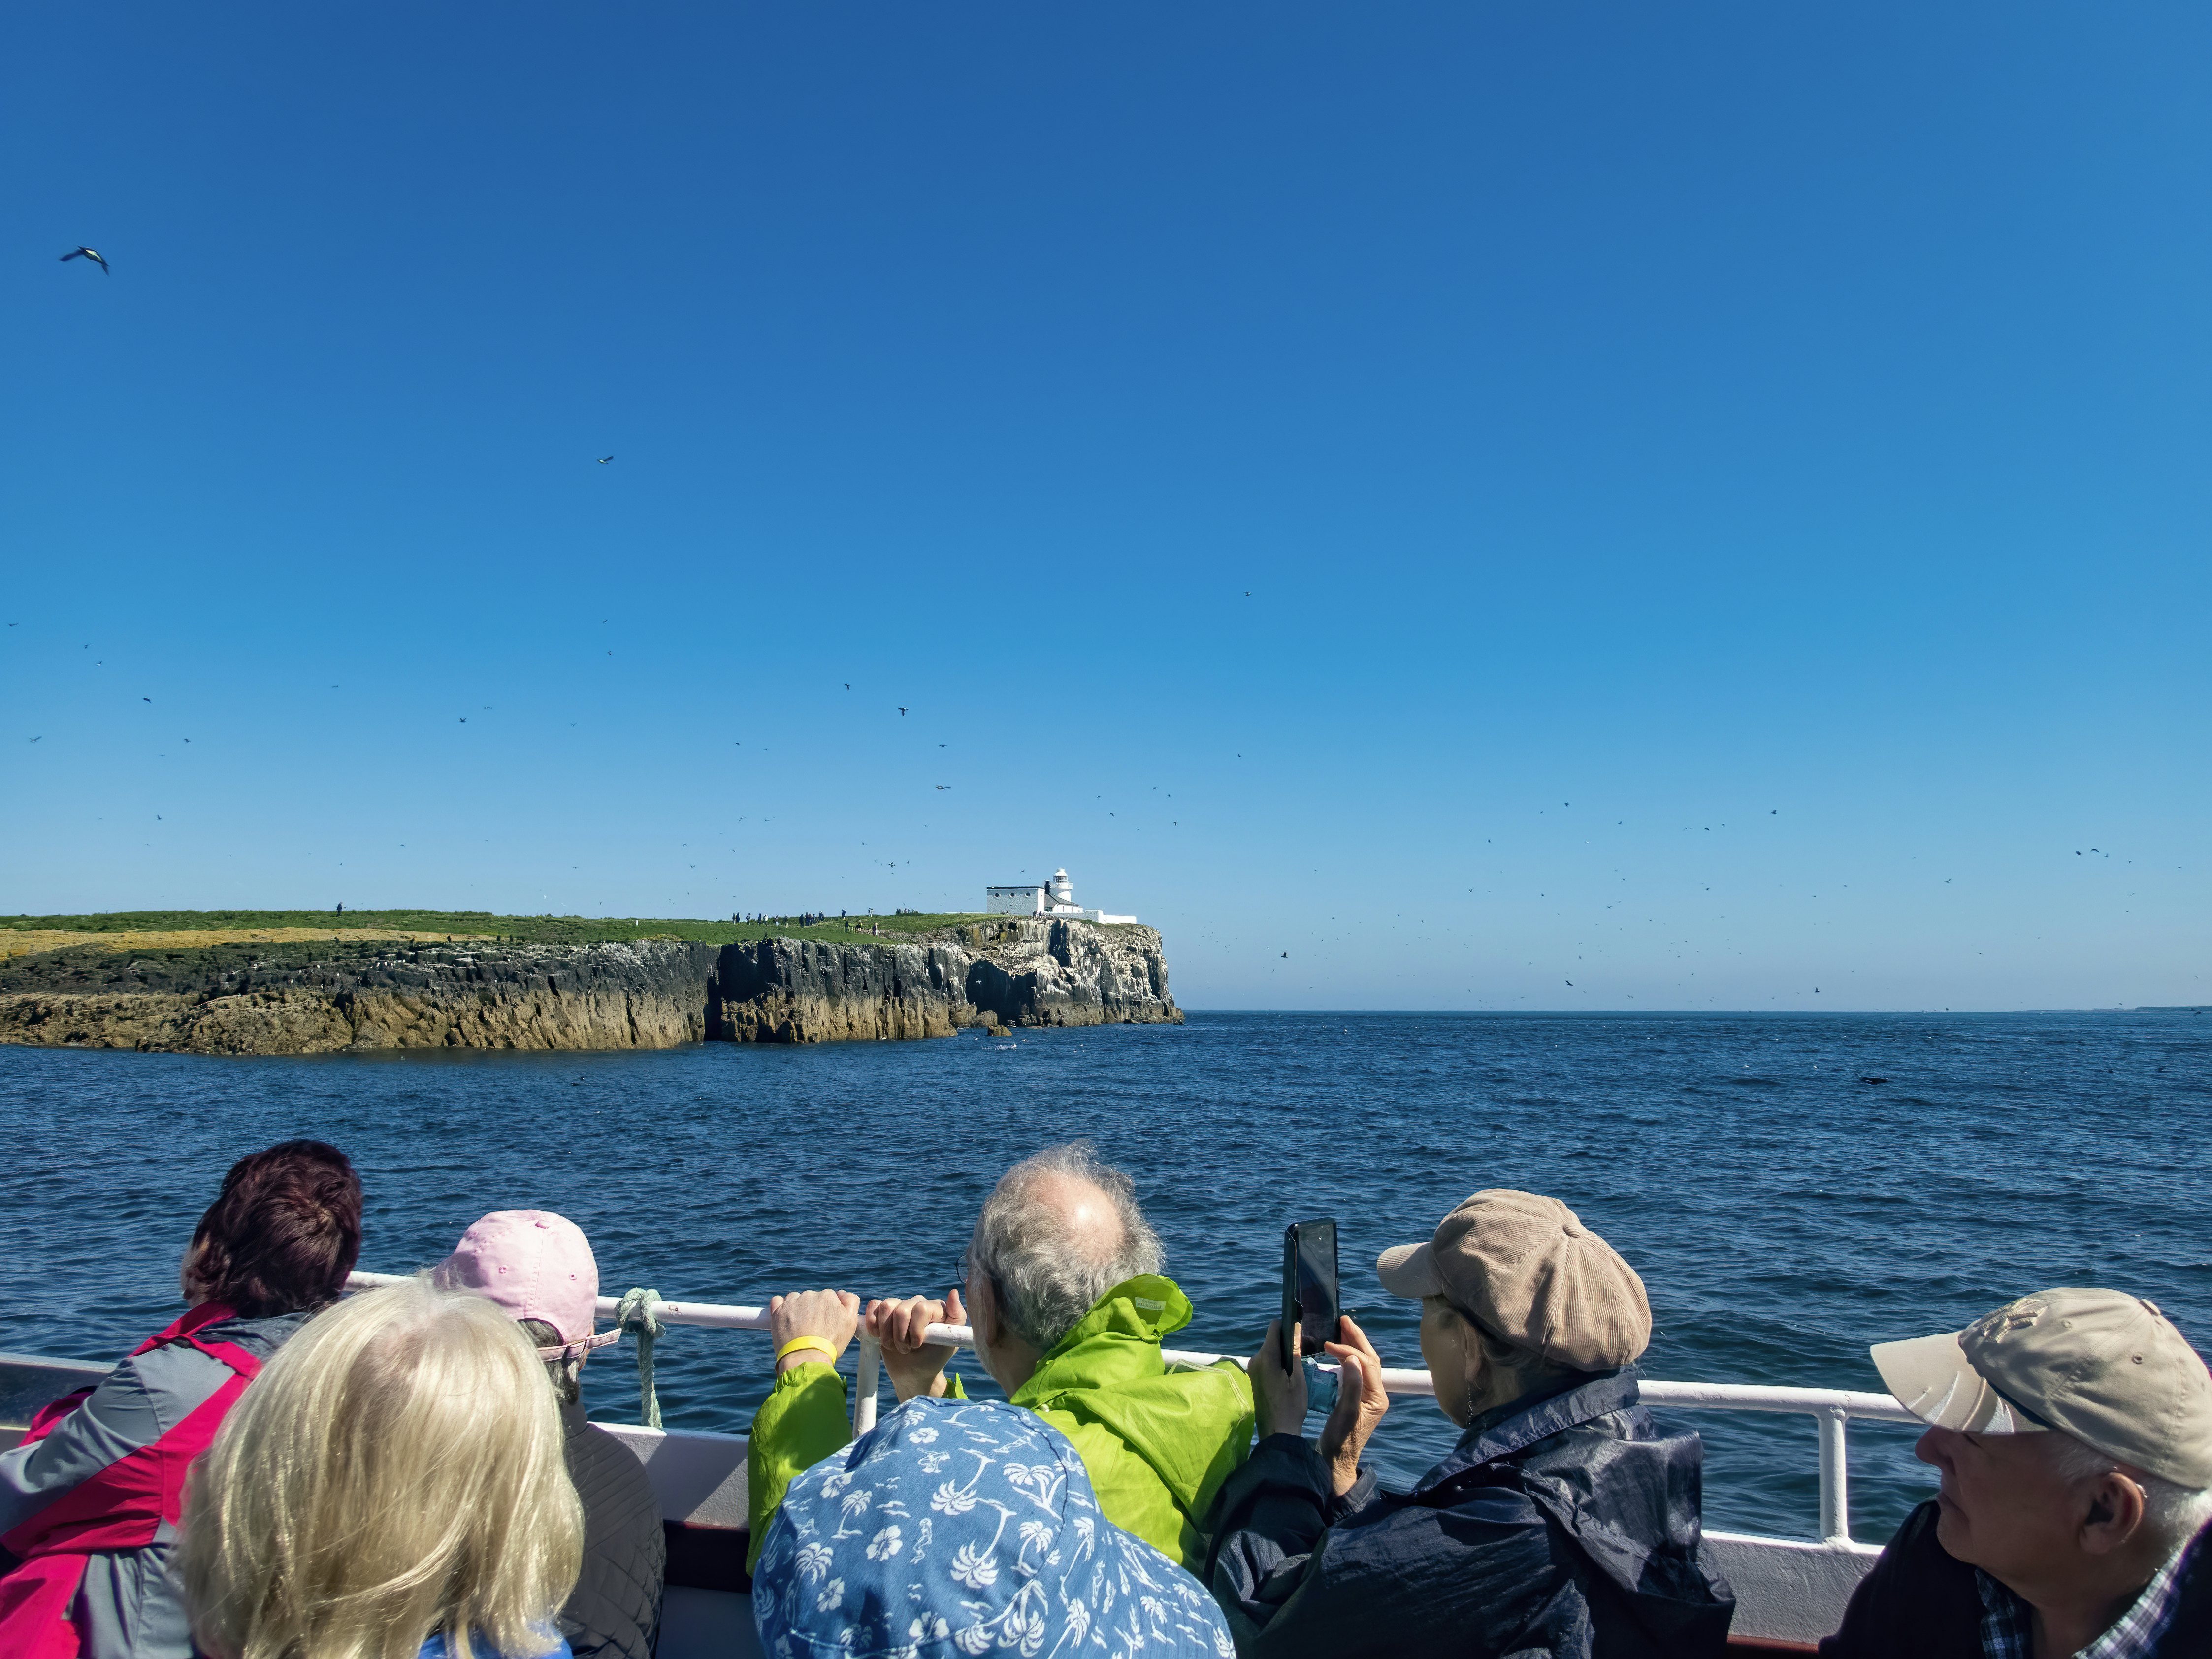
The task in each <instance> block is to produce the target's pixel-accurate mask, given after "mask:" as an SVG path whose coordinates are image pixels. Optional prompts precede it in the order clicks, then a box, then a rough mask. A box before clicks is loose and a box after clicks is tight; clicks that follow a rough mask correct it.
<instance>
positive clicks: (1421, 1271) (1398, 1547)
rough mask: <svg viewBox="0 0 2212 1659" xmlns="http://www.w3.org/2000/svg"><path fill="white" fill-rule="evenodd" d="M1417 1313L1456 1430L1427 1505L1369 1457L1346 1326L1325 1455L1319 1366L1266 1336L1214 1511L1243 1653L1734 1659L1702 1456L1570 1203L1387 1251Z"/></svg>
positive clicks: (1368, 1409)
mask: <svg viewBox="0 0 2212 1659" xmlns="http://www.w3.org/2000/svg"><path fill="white" fill-rule="evenodd" d="M1375 1270H1376V1274H1377V1275H1378V1276H1379V1277H1380V1278H1381V1279H1382V1281H1383V1289H1384V1290H1386V1291H1389V1292H1390V1293H1391V1294H1392V1295H1394V1296H1401V1297H1407V1298H1409V1299H1418V1300H1419V1302H1420V1304H1421V1327H1420V1330H1421V1357H1422V1358H1423V1359H1424V1360H1425V1361H1426V1362H1427V1364H1428V1369H1429V1375H1430V1376H1431V1378H1432V1379H1433V1380H1434V1382H1435V1384H1436V1395H1437V1406H1438V1407H1441V1408H1442V1409H1443V1413H1444V1415H1445V1416H1447V1417H1449V1419H1451V1420H1452V1421H1453V1422H1454V1423H1455V1424H1457V1425H1459V1426H1460V1428H1461V1430H1462V1432H1461V1435H1460V1437H1459V1443H1458V1444H1457V1445H1455V1447H1454V1448H1453V1449H1452V1451H1451V1454H1450V1455H1449V1456H1448V1457H1446V1458H1445V1459H1444V1460H1443V1462H1441V1463H1439V1464H1437V1466H1436V1468H1432V1469H1431V1470H1430V1471H1429V1472H1428V1474H1425V1475H1424V1476H1423V1477H1422V1478H1421V1480H1419V1483H1417V1484H1416V1485H1415V1486H1414V1487H1413V1491H1411V1492H1405V1493H1397V1492H1383V1491H1382V1490H1380V1488H1379V1487H1378V1486H1377V1485H1376V1480H1375V1477H1374V1475H1373V1474H1370V1473H1369V1472H1366V1471H1364V1470H1363V1469H1362V1468H1360V1453H1361V1451H1362V1449H1364V1447H1365V1445H1366V1443H1367V1440H1368V1437H1370V1435H1371V1434H1372V1433H1373V1432H1374V1431H1375V1426H1376V1424H1377V1423H1378V1422H1380V1421H1381V1420H1382V1418H1383V1413H1384V1412H1385V1411H1386V1410H1387V1409H1388V1408H1389V1396H1388V1395H1386V1394H1385V1393H1384V1392H1383V1381H1382V1369H1383V1362H1382V1359H1381V1357H1380V1356H1379V1355H1378V1354H1376V1352H1375V1349H1374V1346H1373V1345H1372V1344H1370V1342H1369V1341H1368V1340H1367V1337H1366V1335H1365V1334H1364V1332H1362V1331H1361V1330H1360V1328H1359V1327H1358V1325H1357V1324H1356V1323H1354V1322H1352V1320H1350V1319H1346V1320H1345V1321H1344V1322H1343V1324H1342V1328H1341V1331H1340V1336H1341V1338H1342V1340H1340V1341H1337V1342H1333V1343H1331V1344H1329V1345H1328V1352H1329V1353H1330V1354H1331V1355H1332V1356H1333V1357H1334V1358H1336V1359H1337V1360H1338V1361H1339V1362H1340V1364H1341V1366H1342V1373H1341V1382H1340V1388H1339V1390H1338V1397H1337V1402H1336V1405H1335V1407H1334V1409H1333V1410H1332V1411H1331V1412H1330V1413H1329V1416H1328V1421H1327V1422H1326V1423H1325V1424H1324V1425H1323V1426H1322V1432H1321V1436H1320V1438H1319V1440H1318V1442H1317V1443H1312V1442H1308V1441H1307V1440H1306V1439H1305V1438H1304V1424H1305V1417H1306V1385H1305V1378H1304V1370H1303V1368H1286V1367H1285V1365H1284V1364H1283V1363H1282V1359H1281V1352H1282V1351H1281V1349H1280V1347H1279V1346H1278V1343H1279V1333H1278V1331H1277V1329H1276V1328H1275V1327H1274V1326H1272V1325H1271V1326H1270V1327H1269V1328H1268V1331H1267V1340H1265V1341H1263V1342H1262V1343H1261V1345H1260V1351H1259V1352H1258V1353H1256V1354H1255V1355H1254V1356H1253V1358H1252V1363H1251V1367H1250V1370H1251V1373H1252V1385H1253V1394H1254V1396H1255V1403H1256V1404H1257V1406H1258V1408H1259V1432H1260V1435H1261V1440H1260V1443H1259V1444H1258V1445H1257V1446H1256V1447H1255V1448H1254V1449H1253V1453H1252V1455H1251V1457H1250V1459H1249V1461H1248V1462H1246V1464H1245V1465H1244V1467H1243V1468H1241V1469H1239V1470H1238V1471H1237V1473H1236V1474H1233V1475H1231V1477H1230V1478H1229V1481H1228V1483H1227V1484H1226V1485H1225V1486H1224V1487H1223V1489H1222V1497H1221V1501H1220V1503H1219V1504H1218V1507H1217V1508H1216V1510H1215V1512H1214V1524H1213V1530H1214V1542H1213V1547H1212V1553H1211V1554H1210V1556H1209V1558H1208V1560H1207V1564H1206V1569H1207V1577H1208V1579H1209V1582H1210V1583H1212V1588H1213V1593H1214V1596H1215V1598H1216V1599H1217V1600H1218V1601H1220V1602H1221V1604H1222V1606H1223V1607H1224V1608H1225V1610H1226V1611H1227V1613H1228V1614H1229V1625H1230V1629H1231V1633H1232V1634H1233V1635H1234V1636H1235V1638H1236V1640H1237V1648H1238V1650H1239V1651H1240V1652H1243V1653H1244V1654H1247V1655H1256V1654H1271V1653H1277V1652H1280V1653H1285V1654H1306V1653H1316V1654H1320V1653H1326V1654H1328V1655H1329V1656H1330V1659H1344V1656H1347V1655H1358V1654H1377V1655H1380V1654H1390V1655H1394V1656H1411V1655H1419V1654H1437V1655H1444V1654H1452V1655H1460V1654H1469V1653H1473V1654H1491V1653H1496V1654H1505V1653H1542V1654H1547V1655H1551V1656H1554V1659H1608V1656H1613V1655H1624V1656H1625V1655H1629V1654H1634V1655H1638V1656H1645V1655H1649V1656H1664V1659H1674V1656H1691V1655H1713V1656H1717V1655H1719V1654H1720V1653H1721V1652H1722V1651H1723V1649H1724V1648H1725V1646H1726V1644H1727V1641H1728V1629H1729V1620H1730V1619H1731V1618H1732V1616H1733V1615H1734V1613H1735V1598H1734V1597H1733V1596H1732V1595H1730V1593H1729V1588H1728V1586H1727V1584H1726V1583H1724V1582H1723V1580H1722V1579H1721V1578H1720V1577H1719V1576H1718V1575H1717V1574H1716V1573H1715V1572H1714V1571H1712V1570H1711V1566H1710V1565H1709V1564H1708V1563H1707V1562H1706V1560H1705V1553H1704V1545H1703V1540H1702V1535H1701V1530H1700V1523H1699V1478H1700V1474H1701V1471H1702V1468H1703V1461H1704V1451H1703V1448H1702V1446H1701V1445H1700V1444H1699V1440H1698V1438H1697V1437H1696V1436H1695V1435H1686V1436H1680V1437H1662V1436H1661V1435H1660V1433H1659V1431H1657V1430H1656V1428H1655V1427H1654V1426H1653V1425H1652V1423H1651V1419H1650V1417H1649V1416H1648V1415H1647V1414H1646V1413H1644V1408H1643V1407H1641V1406H1639V1405H1638V1403H1637V1389H1636V1377H1635V1374H1634V1372H1633V1371H1632V1370H1630V1369H1629V1368H1630V1367H1631V1365H1632V1364H1633V1363H1634V1361H1635V1359H1636V1358H1637V1356H1638V1355H1639V1354H1641V1353H1642V1352H1644V1347H1645V1346H1646V1344H1648V1343H1649V1342H1650V1338H1651V1309H1650V1304H1649V1303H1648V1302H1646V1301H1645V1299H1644V1281H1643V1280H1642V1279H1638V1277H1637V1275H1636V1270H1635V1269H1634V1268H1632V1267H1630V1266H1629V1265H1628V1263H1627V1262H1626V1261H1622V1260H1621V1258H1620V1255H1619V1254H1618V1253H1617V1252H1616V1251H1615V1250H1614V1249H1613V1247H1612V1246H1611V1245H1609V1244H1607V1243H1606V1242H1605V1241H1604V1240H1603V1239H1601V1238H1600V1237H1598V1236H1597V1235H1596V1234H1595V1233H1594V1232H1591V1231H1589V1229H1588V1228H1587V1227H1585V1226H1583V1224H1582V1221H1581V1219H1580V1218H1578V1217H1577V1215H1576V1214H1575V1212H1573V1211H1572V1210H1571V1209H1569V1208H1568V1207H1567V1206H1565V1204H1562V1203H1561V1202H1560V1201H1559V1200H1558V1199H1556V1198H1546V1197H1543V1196H1541V1195H1540V1194H1535V1193H1522V1192H1513V1191H1509V1190H1505V1189H1502V1188H1492V1189H1490V1190H1487V1191H1484V1192H1480V1193H1477V1194H1474V1196H1473V1197H1472V1198H1469V1199H1468V1200H1467V1201H1466V1202H1465V1203H1464V1204H1462V1205H1461V1206H1459V1207H1458V1208H1457V1209H1455V1210H1454V1211H1453V1212H1451V1213H1450V1214H1449V1215H1448V1216H1446V1217H1445V1218H1443V1222H1442V1223H1441V1224H1439V1225H1438V1226H1437V1230H1436V1232H1435V1233H1434V1235H1433V1236H1431V1237H1430V1238H1429V1239H1428V1241H1427V1242H1426V1243H1420V1244H1404V1245H1400V1246H1399V1247H1398V1248H1396V1249H1390V1250H1385V1251H1384V1252H1383V1255H1382V1256H1381V1258H1380V1259H1379V1260H1377V1261H1376V1264H1375Z"/></svg>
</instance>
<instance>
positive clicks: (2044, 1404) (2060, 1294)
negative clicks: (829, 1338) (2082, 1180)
mask: <svg viewBox="0 0 2212 1659" xmlns="http://www.w3.org/2000/svg"><path fill="white" fill-rule="evenodd" d="M1869 1352H1870V1353H1872V1355H1873V1356H1874V1363H1875V1370H1879V1371H1880V1372H1881V1380H1882V1381H1883V1382H1884V1383H1887V1385H1888V1387H1889V1391H1890V1392H1891V1393H1892V1394H1893V1395H1896V1396H1897V1398H1898V1402H1899V1404H1900V1405H1902V1406H1903V1407H1905V1410H1907V1411H1909V1412H1911V1413H1912V1414H1913V1415H1914V1416H1915V1417H1917V1418H1919V1419H1922V1420H1923V1422H1928V1423H1933V1424H1935V1425H1936V1426H1938V1427H1939V1428H1946V1429H1956V1430H1958V1431H1960V1432H1961V1433H1966V1434H2034V1433H2039V1432H2041V1431H2045V1430H2050V1429H2057V1430H2060V1431H2063V1432H2064V1433H2067V1434H2070V1435H2072V1436H2073V1437H2075V1439H2076V1440H2079V1441H2081V1443H2083V1444H2085V1445H2089V1446H2094V1447H2095V1448H2096V1449H2098V1450H2099V1451H2100V1452H2102V1453H2104V1454H2105V1455H2106V1456H2107V1457H2110V1458H2112V1459H2113V1460H2114V1461H2115V1462H2121V1463H2126V1464H2129V1465H2131V1466H2132V1467H2134V1468H2138V1469H2141V1470H2142V1471H2143V1472H2144V1473H2145V1474H2155V1475H2158V1476H2160V1477H2161V1478H2162V1479H2165V1480H2172V1481H2173V1482H2175V1483H2176V1484H2177V1485H2179V1486H2192V1487H2201V1486H2212V1374H2208V1373H2207V1371H2206V1370H2205V1368H2204V1361H2203V1359H2202V1358H2199V1357H2198V1355H2197V1351H2196V1350H2195V1349H2194V1348H2192V1347H2191V1346H2189V1341H2188V1339H2187V1338H2185V1337H2184V1336H2183V1335H2182V1334H2181V1333H2180V1332H2179V1331H2178V1330H2176V1329H2175V1328H2174V1327H2173V1322H2172V1321H2171V1320H2169V1319H2168V1318H2166V1316H2165V1315H2164V1314H2163V1313H2161V1312H2160V1311H2159V1307H2158V1304H2156V1303H2154V1302H2150V1301H2147V1300H2145V1299H2144V1298H2143V1297H2137V1296H2129V1295H2127V1294H2126V1293H2124V1291H2105V1290H2093V1289H2082V1288H2067V1289H2060V1290H2051V1291H2036V1292H2035V1293H2034V1294H2033V1295H2032V1296H2024V1297H2021V1298H2020V1299H2019V1300H2018V1301H2017V1302H2008V1303H2007V1304H2005V1305H2004V1306H2003V1307H2002V1308H1999V1309H1998V1310H1996V1312H1994V1313H1988V1314H1984V1315H1983V1316H1982V1317H1980V1318H1979V1319H1978V1320H1976V1321H1975V1322H1973V1323H1972V1324H1971V1325H1969V1326H1967V1327H1966V1329H1965V1330H1963V1331H1947V1332H1944V1333H1943V1334H1941V1335H1937V1336H1917V1337H1913V1338H1911V1339H1910V1340H1906V1341H1902V1342H1877V1343H1875V1345H1874V1346H1873V1347H1872V1348H1871V1349H1869Z"/></svg>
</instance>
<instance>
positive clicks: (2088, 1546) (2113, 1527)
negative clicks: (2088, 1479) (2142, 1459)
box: [2078, 1469, 2143, 1555]
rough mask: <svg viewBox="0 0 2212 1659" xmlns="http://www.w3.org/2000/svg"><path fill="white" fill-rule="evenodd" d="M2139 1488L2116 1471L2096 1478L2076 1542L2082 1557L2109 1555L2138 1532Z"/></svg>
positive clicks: (2141, 1511)
mask: <svg viewBox="0 0 2212 1659" xmlns="http://www.w3.org/2000/svg"><path fill="white" fill-rule="evenodd" d="M2142 1522H2143V1494H2142V1487H2141V1486H2137V1485H2136V1483H2135V1482H2134V1481H2133V1480H2130V1479H2129V1478H2128V1477H2127V1476H2126V1475H2124V1474H2121V1473H2120V1472H2119V1471H2118V1469H2113V1470H2110V1471H2108V1472H2107V1473H2106V1474H2101V1475H2100V1476H2098V1478H2097V1480H2096V1482H2095V1484H2094V1485H2093V1486H2091V1487H2090V1489H2089V1506H2088V1510H2087V1513H2086V1514H2085V1515H2084V1516H2082V1519H2081V1529H2080V1532H2079V1534H2078V1540H2079V1542H2080V1544H2081V1553H2083V1554H2084V1555H2111V1554H2112V1553H2114V1552H2115V1551H2118V1550H2122V1549H2125V1548H2126V1547H2127V1546H2128V1544H2129V1543H2130V1541H2132V1540H2133V1539H2134V1538H2135V1537H2136V1534H2138V1533H2139V1532H2141V1531H2142Z"/></svg>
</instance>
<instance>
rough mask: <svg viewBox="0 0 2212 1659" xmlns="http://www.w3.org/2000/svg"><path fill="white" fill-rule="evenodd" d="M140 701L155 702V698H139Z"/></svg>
mask: <svg viewBox="0 0 2212 1659" xmlns="http://www.w3.org/2000/svg"><path fill="white" fill-rule="evenodd" d="M138 701H139V702H153V701H154V700H153V698H151V697H141V698H139V699H138Z"/></svg>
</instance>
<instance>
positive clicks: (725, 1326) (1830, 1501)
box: [348, 1273, 1919, 1549]
mask: <svg viewBox="0 0 2212 1659" xmlns="http://www.w3.org/2000/svg"><path fill="white" fill-rule="evenodd" d="M407 1277H408V1275H406V1274H403V1273H355V1274H354V1275H353V1277H352V1278H351V1279H350V1280H349V1281H348V1285H349V1288H350V1289H353V1290H357V1291H358V1290H368V1289H372V1288H374V1286H376V1285H395V1284H398V1283H400V1282H401V1281H402V1280H403V1279H405V1278H407ZM594 1305H595V1306H596V1308H597V1309H598V1311H599V1317H600V1318H602V1319H605V1320H611V1319H613V1318H614V1317H615V1316H616V1313H617V1310H618V1309H619V1308H620V1306H621V1299H620V1298H619V1297H611V1296H603V1297H599V1300H598V1302H597V1303H596V1304H594ZM653 1315H654V1316H655V1317H656V1318H658V1319H659V1321H660V1322H662V1323H663V1324H665V1325H697V1326H702V1327H704V1328H707V1329H709V1330H722V1331H766V1330H767V1329H768V1328H769V1311H768V1310H767V1309H766V1308H764V1307H763V1308H754V1307H745V1306H743V1305H732V1304H723V1303H714V1302H665V1301H659V1302H655V1303H654V1304H653ZM929 1340H930V1341H931V1342H933V1343H936V1344H939V1345H940V1346H945V1347H961V1348H973V1347H974V1346H975V1332H974V1330H973V1329H972V1328H970V1327H969V1326H966V1325H932V1326H931V1327H930V1328H929ZM856 1346H857V1350H858V1358H857V1364H856V1366H855V1371H856V1375H855V1376H854V1383H855V1384H856V1387H855V1389H854V1402H853V1433H854V1437H855V1438H858V1437H860V1436H861V1435H864V1434H866V1433H867V1432H868V1431H869V1430H871V1429H872V1428H874V1427H875V1425H876V1396H877V1395H878V1392H879V1390H880V1387H881V1383H882V1376H883V1373H882V1364H883V1355H882V1351H881V1349H880V1348H879V1347H878V1346H877V1344H876V1341H875V1340H874V1339H873V1338H872V1337H870V1336H868V1335H866V1334H862V1335H861V1336H860V1339H859V1341H858V1343H857V1344H856ZM1160 1357H1161V1358H1163V1359H1164V1360H1166V1361H1167V1362H1168V1364H1171V1365H1173V1364H1183V1365H1212V1364H1218V1362H1220V1361H1221V1360H1223V1359H1234V1360H1235V1361H1236V1362H1237V1364H1240V1365H1241V1364H1243V1363H1244V1356H1243V1355H1242V1354H1218V1353H1198V1352H1193V1351H1191V1350H1189V1349H1184V1348H1163V1349H1162V1350H1161V1351H1160ZM1322 1369H1323V1370H1332V1371H1333V1370H1336V1369H1337V1368H1336V1367H1335V1366H1334V1365H1324V1366H1323V1367H1322ZM1383 1388H1384V1389H1387V1390H1389V1392H1390V1393H1392V1394H1394V1395H1429V1396H1431V1398H1433V1397H1434V1396H1435V1395H1436V1391H1437V1389H1436V1383H1435V1382H1434V1380H1433V1379H1431V1376H1429V1374H1428V1372H1426V1371H1424V1370H1400V1369H1397V1368H1395V1367H1391V1366H1385V1367H1384V1368H1383ZM1638 1391H1639V1392H1640V1393H1641V1395H1643V1399H1644V1403H1645V1404H1646V1405H1650V1406H1663V1407H1668V1408H1669V1409H1672V1410H1687V1411H1735V1412H1769V1413H1777V1412H1778V1413H1786V1414H1792V1415H1797V1416H1803V1417H1810V1418H1812V1419H1814V1422H1816V1423H1817V1424H1818V1425H1819V1426H1820V1540H1821V1542H1822V1544H1823V1545H1825V1546H1827V1547H1850V1546H1851V1545H1852V1539H1851V1527H1850V1475H1849V1459H1848V1452H1849V1443H1848V1437H1847V1432H1848V1425H1849V1424H1850V1420H1851V1419H1853V1418H1858V1419H1864V1420H1870V1421H1875V1422H1882V1423H1917V1422H1918V1421H1919V1419H1917V1418H1916V1417H1914V1416H1913V1415H1912V1413H1910V1412H1908V1411H1906V1410H1905V1407H1902V1406H1900V1405H1899V1404H1898V1403H1897V1401H1895V1400H1894V1399H1893V1398H1892V1397H1891V1396H1889V1395H1886V1394H1866V1393H1861V1392H1858V1391H1856V1390H1853V1389H1793V1388H1782V1387H1778V1386H1776V1387H1770V1386H1768V1385H1766V1384H1765V1383H1667V1382H1662V1381H1659V1380H1657V1379H1656V1378H1650V1377H1646V1378H1643V1379H1641V1380H1640V1382H1639V1383H1638ZM1858 1547H1859V1548H1861V1549H1864V1548H1865V1546H1863V1545H1861V1546H1858Z"/></svg>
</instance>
